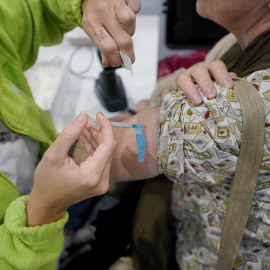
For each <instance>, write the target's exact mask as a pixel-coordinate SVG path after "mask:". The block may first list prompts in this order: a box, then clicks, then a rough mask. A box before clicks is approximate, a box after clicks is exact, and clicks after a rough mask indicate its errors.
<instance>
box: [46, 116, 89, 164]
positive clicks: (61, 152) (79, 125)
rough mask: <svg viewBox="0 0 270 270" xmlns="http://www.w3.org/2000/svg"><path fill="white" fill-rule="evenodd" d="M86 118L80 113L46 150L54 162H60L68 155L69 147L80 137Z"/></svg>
mask: <svg viewBox="0 0 270 270" xmlns="http://www.w3.org/2000/svg"><path fill="white" fill-rule="evenodd" d="M87 120H88V116H87V115H86V114H85V113H84V112H82V113H80V114H79V115H78V116H77V117H76V119H75V120H74V121H73V122H72V123H71V124H70V125H68V126H67V127H66V128H65V129H64V130H63V131H62V132H61V133H60V135H59V136H58V138H57V139H56V140H55V141H54V143H53V144H52V146H51V147H50V148H49V149H48V152H51V155H52V156H53V157H55V160H57V161H60V162H61V161H62V160H64V159H65V157H66V156H67V154H68V151H69V149H70V147H71V146H72V145H73V144H74V143H75V141H76V140H78V139H79V137H80V136H81V135H82V133H83V131H84V129H85V127H86V124H87Z"/></svg>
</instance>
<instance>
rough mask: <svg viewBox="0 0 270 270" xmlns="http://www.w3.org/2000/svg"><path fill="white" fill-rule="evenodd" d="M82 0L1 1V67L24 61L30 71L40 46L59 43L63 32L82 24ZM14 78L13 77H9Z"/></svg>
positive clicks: (23, 65)
mask: <svg viewBox="0 0 270 270" xmlns="http://www.w3.org/2000/svg"><path fill="white" fill-rule="evenodd" d="M81 2H82V0H16V1H10V0H1V1H0V22H1V28H0V44H1V54H0V66H1V67H2V68H3V66H4V65H5V64H6V63H7V62H9V63H10V62H13V64H15V63H20V64H21V67H22V68H23V69H24V70H26V69H28V68H29V67H31V66H32V65H33V64H34V63H35V61H36V58H37V53H38V48H39V46H40V45H45V46H49V45H54V44H58V43H60V42H61V41H62V39H63V34H64V33H65V32H67V31H69V30H71V29H73V28H74V27H75V26H81V20H82V12H81ZM8 79H10V80H11V79H12V78H8Z"/></svg>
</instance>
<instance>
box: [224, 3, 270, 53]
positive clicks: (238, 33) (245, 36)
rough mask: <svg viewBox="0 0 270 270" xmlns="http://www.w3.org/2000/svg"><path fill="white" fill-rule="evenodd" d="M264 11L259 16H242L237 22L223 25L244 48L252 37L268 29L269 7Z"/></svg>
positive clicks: (269, 23) (269, 21) (269, 19)
mask: <svg viewBox="0 0 270 270" xmlns="http://www.w3.org/2000/svg"><path fill="white" fill-rule="evenodd" d="M264 10H265V13H264V14H260V16H257V17H256V16H252V15H250V14H249V16H247V17H245V18H243V19H242V20H240V22H238V23H237V24H234V25H233V26H232V25H226V26H225V25H224V27H225V28H227V29H228V30H229V31H230V32H231V33H232V34H234V36H235V37H236V39H237V40H238V42H239V44H240V46H241V47H242V50H244V49H245V48H246V47H247V46H248V45H249V44H250V43H251V42H252V41H253V40H254V39H256V38H257V37H258V36H260V35H261V34H263V33H264V32H266V31H268V30H270V8H268V6H267V8H265V9H264Z"/></svg>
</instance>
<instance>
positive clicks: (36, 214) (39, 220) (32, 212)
mask: <svg viewBox="0 0 270 270" xmlns="http://www.w3.org/2000/svg"><path fill="white" fill-rule="evenodd" d="M65 212H66V209H56V208H55V207H50V206H49V205H47V204H46V203H42V202H41V200H39V199H38V200H36V199H35V196H34V195H33V194H30V195H29V199H28V202H27V205H26V214H27V225H26V226H27V227H34V226H42V225H43V224H49V223H51V222H55V221H57V220H59V219H61V218H63V217H64V215H65Z"/></svg>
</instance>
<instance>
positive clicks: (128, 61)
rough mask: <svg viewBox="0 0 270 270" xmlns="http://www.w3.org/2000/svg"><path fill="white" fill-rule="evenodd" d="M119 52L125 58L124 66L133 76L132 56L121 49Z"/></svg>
mask: <svg viewBox="0 0 270 270" xmlns="http://www.w3.org/2000/svg"><path fill="white" fill-rule="evenodd" d="M119 53H120V56H121V58H122V60H123V64H122V67H123V68H125V69H127V70H130V72H131V75H132V77H133V70H132V62H131V59H130V57H129V56H128V55H126V54H124V53H122V52H121V51H119Z"/></svg>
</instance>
